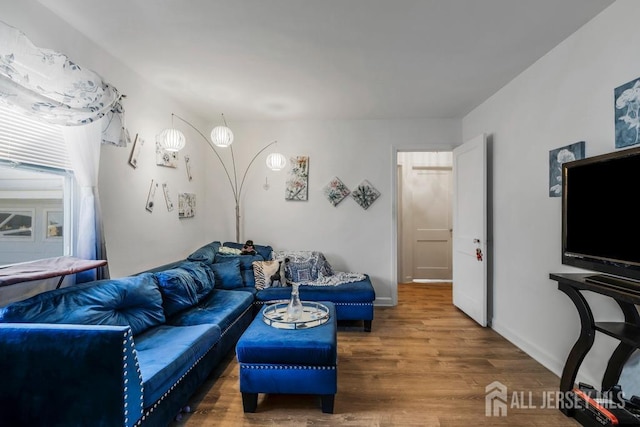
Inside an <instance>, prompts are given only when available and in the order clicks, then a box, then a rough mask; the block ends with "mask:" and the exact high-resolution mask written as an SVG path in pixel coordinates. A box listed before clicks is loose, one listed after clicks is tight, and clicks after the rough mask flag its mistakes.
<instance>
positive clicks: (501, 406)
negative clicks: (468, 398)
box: [484, 381, 507, 417]
mask: <svg viewBox="0 0 640 427" xmlns="http://www.w3.org/2000/svg"><path fill="white" fill-rule="evenodd" d="M484 390H485V393H486V395H485V398H484V415H485V416H487V417H506V416H507V386H506V385H504V384H502V383H501V382H500V381H494V382H492V383H491V384H489V385H488V386H486V387H485V389H484Z"/></svg>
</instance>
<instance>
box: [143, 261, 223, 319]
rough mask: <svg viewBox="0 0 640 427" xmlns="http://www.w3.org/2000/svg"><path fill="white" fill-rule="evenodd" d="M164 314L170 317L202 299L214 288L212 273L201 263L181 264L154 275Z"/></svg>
mask: <svg viewBox="0 0 640 427" xmlns="http://www.w3.org/2000/svg"><path fill="white" fill-rule="evenodd" d="M155 276H156V278H157V279H158V285H159V287H160V292H161V293H162V306H163V307H164V311H165V314H166V315H167V316H171V315H172V314H175V313H177V312H179V311H182V310H184V309H186V308H189V307H191V306H193V305H195V304H197V303H199V302H200V301H202V300H203V299H204V297H206V296H207V295H209V293H211V291H212V290H213V286H214V276H213V272H212V271H211V270H210V269H209V267H207V265H206V264H204V263H202V262H183V263H181V264H180V265H179V266H178V267H176V268H172V269H170V270H164V271H159V272H157V273H155Z"/></svg>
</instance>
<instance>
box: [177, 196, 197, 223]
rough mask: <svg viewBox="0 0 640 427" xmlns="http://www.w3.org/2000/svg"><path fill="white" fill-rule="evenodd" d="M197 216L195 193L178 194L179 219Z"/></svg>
mask: <svg viewBox="0 0 640 427" xmlns="http://www.w3.org/2000/svg"><path fill="white" fill-rule="evenodd" d="M195 214H196V195H195V194H193V193H180V194H178V218H193V217H194V216H195Z"/></svg>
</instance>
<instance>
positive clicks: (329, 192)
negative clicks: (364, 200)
mask: <svg viewBox="0 0 640 427" xmlns="http://www.w3.org/2000/svg"><path fill="white" fill-rule="evenodd" d="M323 192H324V195H325V197H326V198H327V200H329V202H330V203H331V204H332V205H333V206H338V203H340V202H341V201H343V200H344V199H345V198H346V197H347V196H348V195H349V194H350V193H351V190H349V189H348V188H347V186H346V185H344V183H343V182H342V181H340V178H338V177H337V176H336V177H334V178H333V179H332V180H331V181H329V183H328V184H327V185H326V186H325V187H324V189H323Z"/></svg>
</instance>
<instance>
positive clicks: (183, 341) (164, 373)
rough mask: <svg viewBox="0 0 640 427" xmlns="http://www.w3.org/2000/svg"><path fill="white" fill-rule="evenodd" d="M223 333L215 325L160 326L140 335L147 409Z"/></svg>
mask: <svg viewBox="0 0 640 427" xmlns="http://www.w3.org/2000/svg"><path fill="white" fill-rule="evenodd" d="M220 334H221V332H220V328H219V327H218V326H216V325H208V324H205V325H193V326H169V325H161V326H158V327H156V328H153V329H150V330H148V331H146V332H145V333H143V334H141V335H139V336H137V337H136V338H135V340H134V341H135V345H136V351H137V353H138V363H139V365H140V373H141V375H142V383H143V387H144V406H145V408H146V407H149V406H151V405H152V404H153V403H154V402H156V401H157V400H158V399H159V398H160V397H162V395H163V394H165V393H166V392H167V390H170V389H171V388H172V386H173V385H174V384H175V383H176V382H177V381H178V380H179V379H180V378H181V377H182V376H183V375H184V374H185V373H186V372H187V371H189V370H190V369H191V367H192V366H193V364H194V363H195V362H196V361H198V359H199V358H201V357H202V356H204V355H205V354H206V353H207V352H208V351H209V350H210V349H211V348H212V347H213V346H214V345H215V344H216V343H217V342H218V341H219V340H220Z"/></svg>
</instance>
